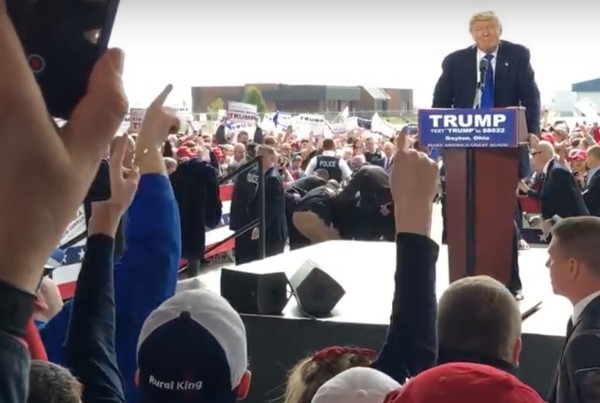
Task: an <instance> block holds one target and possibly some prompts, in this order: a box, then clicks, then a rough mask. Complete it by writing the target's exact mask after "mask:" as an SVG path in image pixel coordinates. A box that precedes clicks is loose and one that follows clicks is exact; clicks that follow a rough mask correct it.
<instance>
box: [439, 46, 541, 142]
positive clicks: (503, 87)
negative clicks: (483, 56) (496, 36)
mask: <svg viewBox="0 0 600 403" xmlns="http://www.w3.org/2000/svg"><path fill="white" fill-rule="evenodd" d="M529 60H530V54H529V50H528V49H527V48H526V47H524V46H522V45H517V44H515V43H511V42H508V41H500V46H499V48H498V56H497V60H496V68H495V71H494V75H495V76H494V77H495V78H494V80H495V84H494V91H495V92H494V106H496V107H499V108H504V107H509V106H524V107H525V108H527V111H526V114H527V127H528V129H529V132H530V133H539V131H540V110H541V109H540V108H541V106H540V91H539V89H538V87H537V84H536V83H535V74H534V72H533V69H532V67H531V63H530V62H529ZM476 87H477V48H476V47H475V46H470V47H468V48H466V49H461V50H457V51H456V52H453V53H450V54H449V55H448V56H446V58H445V59H444V61H443V62H442V75H441V77H440V78H439V80H438V82H437V84H436V86H435V90H434V93H433V107H434V108H472V107H473V100H474V99H475V91H476Z"/></svg>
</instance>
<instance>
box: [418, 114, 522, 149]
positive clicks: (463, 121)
mask: <svg viewBox="0 0 600 403" xmlns="http://www.w3.org/2000/svg"><path fill="white" fill-rule="evenodd" d="M518 112H519V110H518V109H421V110H419V135H420V142H421V144H423V145H426V146H427V147H440V148H509V147H517V146H518V145H519V142H518V138H519V136H518V130H517V122H518V119H517V116H518Z"/></svg>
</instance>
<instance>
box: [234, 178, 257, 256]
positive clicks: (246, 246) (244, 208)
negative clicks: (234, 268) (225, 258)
mask: <svg viewBox="0 0 600 403" xmlns="http://www.w3.org/2000/svg"><path fill="white" fill-rule="evenodd" d="M257 190H258V169H256V168H254V169H250V170H249V171H248V172H246V173H244V174H241V175H238V176H237V178H236V180H235V181H234V185H233V193H232V195H231V207H230V214H229V229H230V230H232V231H235V232H237V231H239V230H241V229H242V228H243V227H244V226H246V225H248V224H249V223H251V222H252V220H254V219H255V217H256V208H255V205H254V204H253V201H254V200H255V199H256V192H257ZM253 207H254V211H252V208H253ZM251 236H252V230H250V231H247V232H246V233H244V234H241V235H239V236H237V237H236V238H235V263H236V264H244V263H249V262H252V261H254V260H256V259H257V258H258V247H257V246H256V245H255V242H254V241H253V240H252V237H251Z"/></svg>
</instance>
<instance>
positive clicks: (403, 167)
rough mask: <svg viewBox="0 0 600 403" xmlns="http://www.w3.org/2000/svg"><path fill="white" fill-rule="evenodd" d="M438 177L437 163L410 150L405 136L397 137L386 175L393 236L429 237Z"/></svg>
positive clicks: (418, 152)
mask: <svg viewBox="0 0 600 403" xmlns="http://www.w3.org/2000/svg"><path fill="white" fill-rule="evenodd" d="M439 177H440V172H439V167H438V165H437V163H436V162H435V161H433V160H431V159H430V158H429V157H428V156H427V155H426V154H425V153H423V152H421V151H417V150H415V149H412V148H410V141H409V138H408V136H407V135H406V134H399V135H398V137H397V139H396V154H395V155H394V165H393V166H392V172H391V175H390V188H391V191H392V198H393V200H394V216H395V219H396V231H397V232H399V233H400V232H407V233H414V234H421V235H425V236H429V235H430V233H431V215H432V204H433V200H434V198H435V195H436V194H437V192H438V185H439Z"/></svg>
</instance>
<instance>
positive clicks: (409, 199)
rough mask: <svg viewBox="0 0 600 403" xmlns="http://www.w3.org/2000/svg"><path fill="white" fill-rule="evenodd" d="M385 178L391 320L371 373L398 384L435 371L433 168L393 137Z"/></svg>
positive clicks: (435, 177) (435, 183) (403, 140)
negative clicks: (391, 217)
mask: <svg viewBox="0 0 600 403" xmlns="http://www.w3.org/2000/svg"><path fill="white" fill-rule="evenodd" d="M396 144H397V147H398V151H397V152H396V156H395V157H394V167H393V171H392V175H391V188H392V196H393V199H394V214H395V219H396V231H397V236H396V274H395V278H394V280H395V291H394V300H393V303H392V315H391V318H390V326H389V328H388V333H387V336H386V340H385V343H384V345H383V347H382V349H381V351H380V354H379V357H378V358H377V361H376V362H375V363H374V365H373V366H374V367H375V368H376V369H378V370H380V371H382V372H385V373H387V374H388V375H390V376H391V377H392V378H394V379H396V380H397V381H398V382H400V383H403V382H404V381H405V380H406V379H407V378H409V377H412V376H415V375H417V374H418V373H419V372H421V371H424V370H426V369H428V368H430V367H432V366H434V365H435V363H436V360H437V348H438V346H437V332H436V320H437V298H436V293H435V280H436V276H435V265H436V262H437V258H438V246H437V244H436V243H435V242H434V241H433V240H431V216H432V200H433V198H434V196H435V194H436V192H437V186H438V181H439V168H438V165H437V164H436V163H435V162H434V161H433V160H430V159H429V158H428V157H427V155H425V154H424V153H422V152H418V151H416V150H413V149H409V148H408V145H407V138H406V135H402V134H401V135H399V136H398V141H397V143H396Z"/></svg>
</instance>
